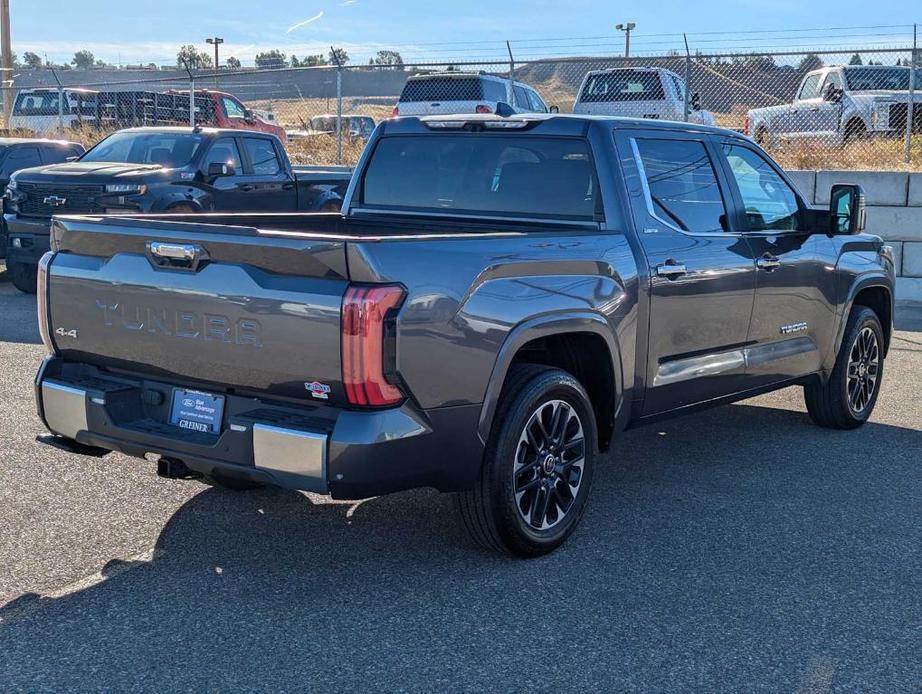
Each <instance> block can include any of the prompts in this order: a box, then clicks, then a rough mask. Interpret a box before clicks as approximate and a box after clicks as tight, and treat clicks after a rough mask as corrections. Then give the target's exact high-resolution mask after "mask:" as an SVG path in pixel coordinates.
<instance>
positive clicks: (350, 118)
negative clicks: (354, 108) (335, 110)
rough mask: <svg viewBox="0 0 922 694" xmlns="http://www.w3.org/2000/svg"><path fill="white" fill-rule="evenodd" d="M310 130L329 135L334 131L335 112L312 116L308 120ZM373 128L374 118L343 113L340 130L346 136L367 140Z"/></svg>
mask: <svg viewBox="0 0 922 694" xmlns="http://www.w3.org/2000/svg"><path fill="white" fill-rule="evenodd" d="M310 126H311V130H312V131H314V132H320V133H324V134H326V135H331V134H335V133H336V114H325V115H322V116H314V117H313V118H311V120H310ZM374 129H375V119H374V118H372V117H371V116H366V115H362V114H356V113H349V114H345V113H344V114H343V124H342V131H343V133H344V134H345V135H346V136H347V137H354V138H360V139H362V140H367V139H368V138H369V137H371V133H372V132H374Z"/></svg>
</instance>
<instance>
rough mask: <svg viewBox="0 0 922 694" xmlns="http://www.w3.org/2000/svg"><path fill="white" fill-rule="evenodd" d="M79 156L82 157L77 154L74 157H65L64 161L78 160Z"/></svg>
mask: <svg viewBox="0 0 922 694" xmlns="http://www.w3.org/2000/svg"><path fill="white" fill-rule="evenodd" d="M79 158H80V157H78V156H77V155H76V154H75V155H74V156H72V157H65V159H64V161H77V160H78V159H79Z"/></svg>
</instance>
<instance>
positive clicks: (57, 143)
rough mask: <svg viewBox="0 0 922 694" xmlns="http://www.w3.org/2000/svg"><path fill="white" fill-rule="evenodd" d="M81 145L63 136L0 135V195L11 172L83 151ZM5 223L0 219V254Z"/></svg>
mask: <svg viewBox="0 0 922 694" xmlns="http://www.w3.org/2000/svg"><path fill="white" fill-rule="evenodd" d="M84 151H85V150H84V147H83V145H81V144H79V143H77V142H67V141H65V140H40V139H34V138H25V137H0V195H3V194H4V193H5V192H6V185H7V183H9V181H10V176H12V175H13V174H14V173H16V172H17V171H19V170H20V169H26V168H29V167H32V166H40V165H42V164H56V163H59V162H62V161H67V160H68V159H70V158H71V157H79V156H80V155H81V154H83V152H84ZM6 233H7V232H6V223H5V222H0V258H4V257H6V243H7V239H6Z"/></svg>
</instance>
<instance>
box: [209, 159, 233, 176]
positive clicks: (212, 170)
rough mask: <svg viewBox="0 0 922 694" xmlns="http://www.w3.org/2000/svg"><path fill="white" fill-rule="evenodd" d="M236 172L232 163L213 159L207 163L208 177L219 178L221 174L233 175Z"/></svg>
mask: <svg viewBox="0 0 922 694" xmlns="http://www.w3.org/2000/svg"><path fill="white" fill-rule="evenodd" d="M235 173H236V171H235V169H234V165H233V164H231V163H230V162H228V163H226V164H222V163H221V162H218V161H213V162H211V163H210V164H209V165H208V178H221V177H222V176H233V175H234V174H235Z"/></svg>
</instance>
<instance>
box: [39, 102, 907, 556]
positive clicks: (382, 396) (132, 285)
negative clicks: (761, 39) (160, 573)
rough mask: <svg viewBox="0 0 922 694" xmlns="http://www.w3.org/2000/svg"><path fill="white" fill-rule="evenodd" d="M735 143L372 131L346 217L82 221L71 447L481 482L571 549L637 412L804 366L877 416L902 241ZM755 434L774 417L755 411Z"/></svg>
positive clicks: (250, 467) (286, 480) (339, 481)
mask: <svg viewBox="0 0 922 694" xmlns="http://www.w3.org/2000/svg"><path fill="white" fill-rule="evenodd" d="M863 222H864V210H863V197H862V193H861V190H860V188H858V187H857V186H849V185H837V186H834V187H833V190H832V203H831V206H830V208H828V209H812V208H810V207H808V206H807V205H806V204H805V202H804V200H803V198H802V197H801V196H800V194H799V193H798V192H797V191H796V189H795V188H794V186H792V185H791V183H790V181H789V180H788V178H787V177H786V176H785V174H784V173H783V172H782V171H781V170H780V169H779V168H778V167H777V166H776V165H775V164H774V163H773V162H772V160H771V159H769V158H768V157H767V156H766V155H765V154H764V152H762V150H761V149H760V148H759V147H758V146H757V145H755V144H754V143H752V142H751V141H750V140H748V139H747V138H744V137H742V136H741V135H739V134H736V133H733V132H730V131H726V130H720V129H716V128H712V127H706V126H696V125H687V124H681V123H667V122H656V121H648V120H647V121H644V120H629V119H618V118H607V117H593V116H558V115H553V114H523V115H516V116H512V117H508V118H501V117H497V116H492V115H491V116H478V115H464V116H436V117H429V118H422V119H420V118H402V119H397V120H390V121H386V122H384V123H382V124H381V125H379V126H378V128H377V129H376V131H375V133H374V135H373V137H372V138H371V140H370V142H369V145H368V147H367V148H366V150H365V153H364V155H363V157H362V160H361V161H360V163H359V166H358V168H357V170H356V175H355V176H354V177H353V178H352V181H351V183H350V186H349V189H348V191H347V192H346V197H345V199H344V207H343V211H342V214H312V215H303V214H280V215H259V214H248V215H198V216H195V215H189V216H185V217H183V216H175V217H161V216H145V215H139V216H136V217H114V218H112V217H110V218H102V217H93V216H66V217H56V218H55V220H54V222H53V225H52V248H53V250H52V251H51V252H50V253H48V254H46V255H45V256H44V257H43V258H42V260H41V263H40V270H39V278H38V283H39V301H38V312H39V321H40V328H41V335H42V339H43V341H44V344H45V346H46V347H47V350H48V352H49V354H48V356H47V357H46V358H45V360H44V361H43V362H42V364H41V368H40V369H39V372H38V375H37V377H36V380H35V384H36V397H37V400H38V412H39V414H40V416H41V418H42V419H43V421H44V423H45V424H46V425H47V427H48V429H49V430H50V431H51V432H52V433H53V434H54V436H52V437H46V439H45V440H46V441H47V442H49V443H52V444H54V445H57V446H59V447H64V448H67V449H69V450H72V451H75V452H80V453H83V454H90V455H104V454H106V453H107V452H109V451H121V452H123V453H126V454H128V455H132V456H137V457H139V458H140V457H148V458H153V457H156V458H157V459H158V472H159V473H160V474H161V475H162V476H165V477H169V478H200V479H203V480H205V481H208V482H210V483H213V484H218V485H224V486H227V487H232V488H248V487H252V486H255V485H260V484H266V483H268V484H275V485H280V486H283V487H288V488H294V489H301V490H310V491H313V492H318V493H323V494H330V495H332V496H333V497H335V498H341V499H358V498H364V497H368V496H371V495H376V494H382V493H387V492H394V491H398V490H402V489H408V488H413V487H424V486H427V487H435V488H436V489H439V490H442V491H446V492H458V493H459V494H458V506H459V509H460V513H461V517H462V518H463V520H464V522H465V524H466V526H467V527H468V529H469V530H470V532H471V533H472V535H473V536H474V538H476V539H477V540H478V541H479V542H481V543H482V544H483V545H485V546H487V547H491V548H495V549H498V550H505V551H508V552H511V553H513V554H517V555H520V556H536V555H540V554H543V553H546V552H549V551H551V550H552V549H554V548H555V547H557V546H558V545H560V544H561V543H562V542H563V541H564V540H565V539H566V538H567V537H568V536H569V535H570V533H571V532H572V531H573V530H574V528H575V526H576V525H577V523H578V522H579V519H580V517H581V516H582V514H583V511H584V509H585V507H586V501H587V498H588V495H589V490H590V486H591V484H592V479H593V474H594V473H595V468H596V466H597V465H599V464H601V463H602V461H603V459H602V457H601V454H602V453H603V452H605V451H606V450H607V449H608V448H609V447H610V446H611V444H612V441H613V440H614V439H616V438H617V436H618V433H619V432H621V431H623V430H624V429H626V428H628V427H632V426H636V425H639V424H643V423H645V422H650V421H654V420H656V419H658V418H661V417H664V416H669V415H676V414H682V413H686V412H691V411H693V410H695V409H696V408H698V407H702V406H709V405H716V404H720V403H726V402H730V401H734V400H739V399H741V398H747V397H750V396H752V395H755V394H758V393H763V392H766V391H769V390H774V389H778V388H782V387H785V386H791V385H800V386H803V388H804V390H805V396H806V403H807V409H808V411H809V413H810V416H811V417H812V418H813V420H814V421H815V422H816V423H817V424H819V425H821V426H825V427H832V428H839V429H848V428H854V427H858V426H859V425H861V424H862V423H863V422H864V421H865V420H867V418H868V417H869V415H870V414H871V411H872V409H873V408H874V404H875V401H876V399H877V396H878V392H879V389H880V384H881V379H882V376H883V362H884V357H885V355H886V353H887V348H888V346H889V342H890V334H891V316H892V297H893V281H894V280H893V275H894V272H893V260H892V253H891V249H890V248H889V247H888V246H886V245H884V244H883V243H882V242H881V240H880V239H879V238H878V237H876V236H872V235H869V234H864V233H861V229H862V227H863ZM756 425H757V424H756Z"/></svg>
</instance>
